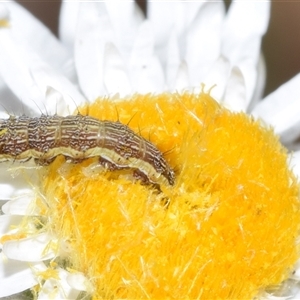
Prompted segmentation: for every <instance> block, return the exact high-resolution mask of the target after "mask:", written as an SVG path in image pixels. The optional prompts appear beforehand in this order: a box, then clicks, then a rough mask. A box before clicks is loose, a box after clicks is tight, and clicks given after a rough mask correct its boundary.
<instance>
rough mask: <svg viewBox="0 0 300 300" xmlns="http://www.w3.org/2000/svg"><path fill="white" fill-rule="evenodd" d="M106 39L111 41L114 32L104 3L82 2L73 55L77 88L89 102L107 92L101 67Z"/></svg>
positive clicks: (112, 40)
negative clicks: (78, 85)
mask: <svg viewBox="0 0 300 300" xmlns="http://www.w3.org/2000/svg"><path fill="white" fill-rule="evenodd" d="M108 42H114V32H113V29H112V26H111V22H110V19H109V15H108V13H107V10H106V6H105V4H104V3H103V2H84V3H81V4H80V14H79V17H78V26H77V33H76V40H75V52H74V55H75V64H76V69H77V73H78V79H79V83H80V87H81V89H82V91H83V93H84V94H85V96H86V97H87V99H88V100H91V101H94V100H95V99H96V98H98V97H99V96H101V95H103V94H105V93H106V90H105V87H104V80H103V68H104V49H105V45H106V44H107V43H108Z"/></svg>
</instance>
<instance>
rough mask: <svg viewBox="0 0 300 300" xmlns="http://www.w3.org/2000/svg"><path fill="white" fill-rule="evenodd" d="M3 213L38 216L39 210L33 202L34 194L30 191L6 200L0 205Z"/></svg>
mask: <svg viewBox="0 0 300 300" xmlns="http://www.w3.org/2000/svg"><path fill="white" fill-rule="evenodd" d="M2 211H3V213H5V214H7V215H19V216H38V215H39V214H40V210H39V209H38V207H37V206H36V204H35V195H34V194H33V192H32V191H31V193H30V192H28V193H26V194H23V195H21V196H19V197H16V198H15V199H13V200H10V201H7V202H6V203H5V204H4V205H3V206H2Z"/></svg>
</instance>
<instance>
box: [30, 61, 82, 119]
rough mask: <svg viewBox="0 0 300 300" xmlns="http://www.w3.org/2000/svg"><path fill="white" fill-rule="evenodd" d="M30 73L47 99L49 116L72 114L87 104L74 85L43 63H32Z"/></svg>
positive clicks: (46, 105)
mask: <svg viewBox="0 0 300 300" xmlns="http://www.w3.org/2000/svg"><path fill="white" fill-rule="evenodd" d="M30 71H31V75H32V77H33V79H34V81H35V82H36V84H37V85H38V87H39V89H40V91H41V93H42V94H43V96H44V97H45V100H46V101H44V102H45V104H44V106H45V107H46V108H47V114H49V113H50V114H54V113H57V114H62V115H65V114H70V112H71V113H73V112H74V110H75V109H76V108H77V107H78V106H79V105H82V104H84V103H85V102H86V100H85V98H84V97H83V96H82V94H81V93H80V92H79V91H78V89H77V87H76V86H75V85H73V83H71V82H70V81H69V80H68V79H67V78H66V77H64V76H63V75H62V74H59V73H58V72H56V71H55V70H54V69H52V68H51V67H50V66H49V65H47V64H45V63H43V62H42V61H38V62H35V63H31V67H30Z"/></svg>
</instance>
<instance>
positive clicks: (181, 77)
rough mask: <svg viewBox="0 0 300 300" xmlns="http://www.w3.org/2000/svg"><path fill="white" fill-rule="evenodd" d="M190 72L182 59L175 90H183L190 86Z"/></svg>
mask: <svg viewBox="0 0 300 300" xmlns="http://www.w3.org/2000/svg"><path fill="white" fill-rule="evenodd" d="M188 73H189V71H188V66H187V64H186V62H185V61H182V62H181V64H180V65H179V68H178V71H177V74H176V78H175V84H174V89H175V90H177V91H181V90H184V89H186V88H187V87H189V86H190V84H189V75H188Z"/></svg>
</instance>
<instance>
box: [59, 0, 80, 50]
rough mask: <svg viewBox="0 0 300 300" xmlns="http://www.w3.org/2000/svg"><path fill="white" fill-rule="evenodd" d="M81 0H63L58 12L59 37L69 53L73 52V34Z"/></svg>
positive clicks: (74, 34) (74, 33)
mask: <svg viewBox="0 0 300 300" xmlns="http://www.w3.org/2000/svg"><path fill="white" fill-rule="evenodd" d="M80 2H81V0H73V1H66V0H63V1H62V3H61V7H60V14H59V28H58V29H59V38H60V40H61V41H62V43H63V44H64V46H65V47H67V49H68V50H69V52H70V53H71V55H73V54H74V45H75V36H76V30H77V21H78V15H79V7H80Z"/></svg>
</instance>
